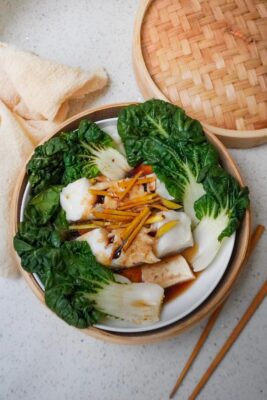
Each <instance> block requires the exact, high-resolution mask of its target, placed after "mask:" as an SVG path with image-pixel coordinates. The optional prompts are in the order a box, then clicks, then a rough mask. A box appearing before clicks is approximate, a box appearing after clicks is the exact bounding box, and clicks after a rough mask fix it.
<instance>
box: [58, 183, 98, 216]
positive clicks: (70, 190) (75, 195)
mask: <svg viewBox="0 0 267 400" xmlns="http://www.w3.org/2000/svg"><path fill="white" fill-rule="evenodd" d="M90 188H91V184H90V182H89V180H88V179H86V178H81V179H78V180H77V181H75V182H72V183H69V184H68V185H67V186H66V187H64V188H63V189H62V191H61V193H60V204H61V207H62V208H63V210H64V211H65V212H66V218H67V220H68V221H78V220H87V219H89V218H90V215H91V210H92V207H93V205H94V204H95V202H96V200H97V196H96V195H93V194H92V193H90V192H89V189H90Z"/></svg>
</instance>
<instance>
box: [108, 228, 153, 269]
mask: <svg viewBox="0 0 267 400" xmlns="http://www.w3.org/2000/svg"><path fill="white" fill-rule="evenodd" d="M113 232H115V236H114V242H113V244H114V247H115V248H114V250H115V249H117V248H118V247H119V246H120V245H121V243H122V242H121V240H120V238H119V236H118V234H117V233H116V231H115V230H114V231H113ZM154 243H155V238H154V237H151V236H150V235H149V234H148V230H147V229H146V228H144V227H143V228H142V229H141V230H140V232H139V233H138V235H137V236H136V238H135V240H134V241H133V243H132V244H131V246H130V247H129V249H128V250H127V251H126V252H124V251H122V252H121V255H120V256H119V257H118V258H114V259H113V260H112V267H113V268H118V267H123V268H130V267H134V266H136V265H141V264H144V263H146V264H153V263H156V262H157V261H160V260H159V258H158V257H156V255H155V253H154V251H153V248H154Z"/></svg>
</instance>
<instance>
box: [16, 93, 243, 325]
mask: <svg viewBox="0 0 267 400" xmlns="http://www.w3.org/2000/svg"><path fill="white" fill-rule="evenodd" d="M27 173H28V176H29V182H30V185H31V193H30V199H29V201H28V203H27V206H26V209H25V212H24V219H23V222H22V223H21V224H20V226H19V230H18V233H17V234H16V236H15V238H14V246H15V249H16V250H17V252H18V254H19V256H20V257H21V264H22V267H23V268H24V269H26V270H27V271H29V272H31V273H35V274H37V275H38V276H39V278H40V279H41V281H42V282H43V285H44V288H45V301H46V304H47V305H48V307H50V308H51V309H52V310H53V311H54V312H56V313H57V314H58V315H59V316H60V317H61V318H63V319H64V320H65V321H66V322H68V323H69V324H71V325H74V326H77V327H80V328H85V327H88V326H91V325H94V324H96V323H98V322H99V321H101V320H102V318H104V317H105V316H106V315H109V316H113V317H115V318H118V319H122V320H126V321H129V322H131V323H135V324H144V323H146V324H148V323H149V324H153V323H154V322H155V321H157V320H159V318H160V311H161V306H162V302H163V298H164V290H165V289H166V288H168V287H170V286H172V285H174V284H177V283H179V282H180V283H181V282H185V281H190V280H194V279H195V273H196V272H198V271H201V270H203V269H205V268H208V267H209V266H210V264H211V263H212V260H213V259H214V257H216V254H217V253H218V251H219V249H220V247H221V246H222V243H223V242H224V241H225V240H227V238H228V237H230V236H231V235H232V234H233V233H234V232H235V230H236V229H237V227H238V225H239V223H240V221H241V220H242V217H243V215H244V212H245V209H246V207H247V206H248V202H249V200H248V189H247V188H241V187H240V186H239V184H238V182H237V181H236V180H235V179H234V178H233V177H232V176H231V175H229V173H228V172H227V171H225V170H224V169H223V168H222V167H221V166H220V164H219V160H218V154H217V151H216V149H215V148H214V147H213V146H212V145H211V144H210V143H209V142H208V141H207V139H206V137H205V135H204V134H203V131H202V127H201V125H200V124H199V122H198V121H195V120H192V119H191V118H189V117H187V116H186V115H185V113H184V111H183V110H181V109H179V108H178V107H176V106H174V105H171V104H169V103H165V102H163V101H160V100H150V101H147V102H145V103H143V104H140V105H133V106H129V107H126V108H125V109H123V110H122V111H121V112H120V114H119V118H118V134H116V135H112V136H110V135H109V134H107V133H105V132H104V131H103V130H101V129H100V128H99V127H98V126H97V125H96V124H94V123H93V122H90V121H88V120H83V121H81V123H80V125H79V128H78V129H77V130H74V131H71V132H66V133H63V132H62V133H60V134H59V136H57V137H54V138H52V139H50V140H49V141H47V142H46V143H44V144H43V145H41V146H39V147H37V149H36V150H35V153H34V154H33V156H32V158H31V160H30V161H29V163H28V165H27ZM192 250H193V251H192Z"/></svg>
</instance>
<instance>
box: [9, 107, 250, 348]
mask: <svg viewBox="0 0 267 400" xmlns="http://www.w3.org/2000/svg"><path fill="white" fill-rule="evenodd" d="M128 105H130V104H129V103H120V104H111V105H106V106H102V107H98V108H95V109H91V110H87V111H84V112H82V113H80V114H78V115H75V116H74V117H72V118H70V119H68V120H67V121H65V122H64V123H63V124H62V125H61V126H59V127H58V128H57V129H56V130H55V131H54V132H51V134H50V135H49V136H47V137H46V138H45V139H44V140H43V142H42V143H44V142H45V141H47V140H48V139H50V138H51V137H53V136H55V135H57V134H59V132H61V131H64V132H68V131H69V130H72V129H76V128H78V126H79V123H80V121H81V120H82V119H83V118H89V119H90V120H92V121H100V120H105V119H108V118H114V117H117V116H118V113H119V111H120V110H121V109H122V108H124V107H126V106H128ZM206 135H207V137H208V140H209V141H210V142H211V143H212V144H213V145H214V146H215V147H216V149H217V150H218V152H219V156H220V161H221V163H222V165H223V166H224V168H226V169H227V170H228V171H229V172H230V173H231V174H232V175H233V176H234V177H235V178H236V179H237V180H238V182H239V183H240V185H242V186H244V181H243V178H242V176H241V174H240V172H239V170H238V167H237V166H236V165H235V162H234V160H233V159H232V157H231V156H230V154H229V152H228V151H227V149H226V148H225V147H224V145H223V144H222V143H221V142H220V141H219V140H218V139H217V138H216V137H215V136H214V135H213V134H212V133H206ZM42 143H40V144H42ZM25 167H26V165H25V166H24V168H23V169H22V171H21V174H20V176H19V177H18V180H17V183H16V187H15V189H14V192H13V198H12V205H11V208H12V215H11V232H10V233H11V237H10V240H12V239H13V237H14V235H15V234H16V232H17V230H18V224H19V221H20V210H21V204H22V198H23V194H24V191H25V188H26V185H27V182H28V177H27V173H26V168H25ZM250 230H251V215H250V209H247V210H246V213H245V216H244V219H243V222H242V224H241V226H240V227H239V229H238V234H237V236H236V240H235V247H234V251H233V254H232V257H231V260H230V262H229V265H228V267H227V270H226V272H225V274H224V276H223V278H222V279H221V281H220V282H219V284H218V285H217V286H216V288H215V289H214V291H213V292H212V293H211V295H210V296H209V297H208V298H207V299H206V300H205V301H204V302H203V303H202V304H201V305H200V306H199V307H198V308H197V309H195V310H194V311H192V312H191V313H190V314H188V315H187V316H186V317H184V318H182V319H181V320H179V321H177V322H175V323H173V324H171V325H168V326H166V327H163V328H160V329H156V330H151V331H148V332H139V333H119V332H109V331H106V330H103V329H100V328H96V327H91V328H87V329H83V330H82V332H84V333H86V334H87V335H90V336H93V337H94V338H96V339H101V340H104V341H106V342H111V343H117V344H127V345H128V344H135V345H137V344H148V343H156V342H160V341H162V340H166V339H169V338H172V337H175V336H177V335H178V334H180V333H181V332H184V331H185V330H187V329H190V328H192V327H193V326H194V325H196V324H197V323H199V322H200V321H201V320H202V319H203V318H205V317H207V316H208V315H209V314H210V313H212V312H213V311H215V309H216V308H217V307H218V306H219V305H220V304H221V303H222V302H223V301H224V300H225V299H226V298H227V296H228V295H229V293H230V291H231V289H232V288H233V285H234V283H235V281H236V280H237V278H238V276H239V274H240V273H241V271H242V268H243V266H244V263H243V262H244V259H245V256H246V253H247V249H248V246H249V239H250ZM12 247H13V246H12ZM12 252H13V255H14V259H15V260H16V262H17V265H18V268H19V270H20V272H21V274H22V276H23V277H24V279H25V280H26V282H27V283H28V285H29V286H30V288H31V289H32V291H33V292H34V294H35V295H36V296H37V297H38V299H39V300H40V301H41V302H42V303H43V304H45V299H44V292H43V290H42V289H41V287H40V285H39V284H38V282H37V280H36V279H35V278H34V276H33V275H32V274H31V273H29V272H27V271H25V270H24V269H23V268H22V267H21V263H20V258H19V257H18V255H17V253H16V252H15V250H12Z"/></svg>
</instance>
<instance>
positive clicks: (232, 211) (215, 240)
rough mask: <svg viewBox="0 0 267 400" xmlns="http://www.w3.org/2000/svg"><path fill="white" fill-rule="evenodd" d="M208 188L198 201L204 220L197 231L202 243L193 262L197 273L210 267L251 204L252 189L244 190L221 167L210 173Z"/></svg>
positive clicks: (206, 184) (202, 219)
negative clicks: (250, 191) (250, 194)
mask: <svg viewBox="0 0 267 400" xmlns="http://www.w3.org/2000/svg"><path fill="white" fill-rule="evenodd" d="M204 187H205V189H206V191H207V194H205V195H204V196H202V197H201V198H200V199H199V200H197V201H196V202H195V210H196V216H197V218H198V219H199V220H200V222H199V224H198V225H197V227H196V228H195V230H194V232H193V233H194V239H195V241H196V243H197V244H198V248H197V252H196V253H195V254H194V257H193V259H192V260H191V262H192V266H193V268H194V270H195V271H201V270H202V269H204V268H206V267H207V266H208V265H209V264H210V262H211V261H212V260H213V258H214V257H215V255H216V254H217V252H218V251H219V249H220V247H221V244H222V241H223V239H224V238H226V237H229V236H231V235H232V234H233V233H234V232H235V231H236V229H237V228H238V226H239V223H240V221H241V219H242V218H243V215H244V213H245V210H246V208H247V207H248V205H249V198H248V189H247V188H246V187H245V188H240V187H239V185H238V183H237V182H236V180H235V179H234V178H233V177H232V176H231V175H229V174H228V173H227V172H226V171H225V170H223V169H222V168H220V167H217V168H214V169H213V170H212V171H211V172H210V174H209V176H208V177H207V178H206V180H205V182H204Z"/></svg>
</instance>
